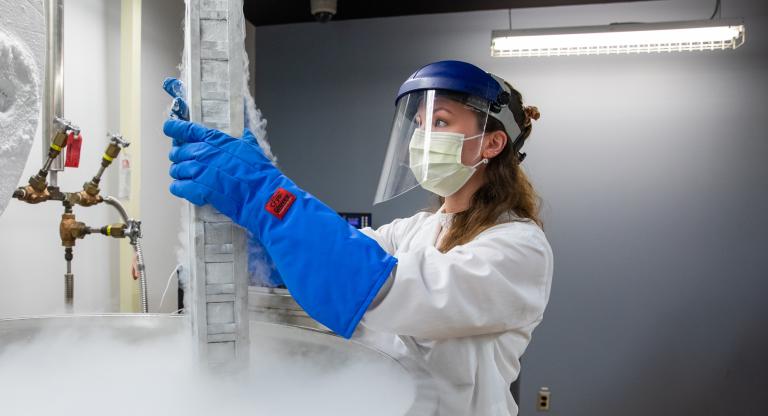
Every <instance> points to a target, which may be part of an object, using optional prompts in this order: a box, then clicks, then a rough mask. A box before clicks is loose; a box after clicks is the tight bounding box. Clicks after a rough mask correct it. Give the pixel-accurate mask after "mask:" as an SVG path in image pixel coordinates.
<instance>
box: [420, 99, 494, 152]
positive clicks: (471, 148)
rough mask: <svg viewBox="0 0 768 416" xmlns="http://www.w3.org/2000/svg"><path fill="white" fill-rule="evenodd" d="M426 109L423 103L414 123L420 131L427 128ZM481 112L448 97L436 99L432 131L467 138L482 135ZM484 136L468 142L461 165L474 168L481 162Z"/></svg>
mask: <svg viewBox="0 0 768 416" xmlns="http://www.w3.org/2000/svg"><path fill="white" fill-rule="evenodd" d="M425 113H426V108H425V105H424V104H423V103H422V104H421V105H419V109H418V111H417V112H416V116H415V117H414V121H415V122H416V124H417V126H418V127H419V128H420V129H424V128H426V126H424V122H425V120H426V119H427V117H426V116H425ZM478 114H479V112H478V111H477V110H475V109H473V108H471V107H468V106H466V105H464V104H461V103H459V102H457V101H454V100H451V99H450V98H446V97H436V98H435V102H434V108H433V111H432V131H448V132H453V133H461V134H463V135H464V137H465V138H467V137H472V136H477V135H479V134H481V133H482V129H481V128H480V127H479V126H478ZM482 142H483V140H482V136H478V137H475V138H474V139H470V140H466V141H465V142H464V144H463V146H462V149H461V163H463V164H464V165H466V166H472V165H474V164H476V163H477V162H478V161H480V150H481V146H482Z"/></svg>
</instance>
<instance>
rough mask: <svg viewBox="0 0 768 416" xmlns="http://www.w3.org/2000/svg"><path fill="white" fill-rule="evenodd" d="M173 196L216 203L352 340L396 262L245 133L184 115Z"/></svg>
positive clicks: (173, 122)
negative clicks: (220, 128)
mask: <svg viewBox="0 0 768 416" xmlns="http://www.w3.org/2000/svg"><path fill="white" fill-rule="evenodd" d="M163 131H164V132H165V134H166V135H167V136H169V137H171V138H173V141H174V147H173V149H172V150H171V153H170V159H171V161H172V162H173V164H172V165H171V169H170V174H171V176H172V177H173V178H174V179H175V180H174V181H173V183H172V184H171V188H170V189H171V193H172V194H174V195H176V196H179V197H181V198H184V199H187V200H188V201H190V202H192V203H193V204H196V205H203V204H211V205H213V206H214V207H215V208H216V209H218V210H219V211H220V212H221V213H223V214H225V215H227V216H228V217H230V218H231V219H232V220H233V221H234V222H236V223H237V224H239V225H241V226H243V227H245V228H246V229H248V230H249V231H251V233H253V235H254V237H256V238H257V239H258V240H259V241H261V242H262V244H263V245H264V247H265V248H266V249H267V252H269V254H270V256H271V257H272V259H273V260H274V262H275V265H276V266H277V269H278V271H279V272H280V275H281V276H282V278H283V281H284V283H285V286H286V287H287V288H288V290H289V291H290V292H291V295H292V296H293V297H294V299H295V300H296V302H297V303H298V304H299V305H301V307H302V308H304V310H305V311H306V312H307V313H308V314H309V315H310V316H311V317H312V318H314V319H315V320H316V321H318V322H320V323H321V324H323V325H325V326H326V327H328V328H329V329H331V330H332V331H334V332H335V333H337V334H339V335H341V336H343V337H345V338H349V337H351V336H352V333H353V332H354V330H355V327H356V326H357V324H358V322H359V321H360V319H361V318H362V317H363V314H364V313H365V311H366V310H367V309H368V306H369V305H370V303H371V302H372V301H373V299H374V297H375V296H376V294H377V293H378V292H379V290H380V289H381V287H382V285H383V284H384V282H385V281H386V280H387V278H388V276H389V274H390V273H391V271H392V268H393V267H394V266H395V264H396V263H397V259H395V258H394V257H392V256H390V255H389V254H387V253H386V252H385V251H384V250H383V249H382V248H381V247H380V246H379V245H378V244H377V243H376V242H375V241H374V240H372V239H371V238H369V237H367V236H365V235H364V234H362V233H361V232H359V231H358V230H356V229H355V228H353V227H352V226H350V225H349V224H348V223H347V222H346V221H344V219H342V218H341V217H340V216H339V215H338V214H337V213H336V212H334V211H333V210H332V209H330V208H329V207H327V206H326V205H325V204H323V203H322V202H320V201H319V200H318V199H317V198H315V197H314V196H312V195H310V194H309V193H307V192H305V191H304V190H302V189H301V188H299V187H298V186H296V184H295V183H293V181H291V180H290V179H288V178H287V177H286V176H285V175H283V174H282V173H281V172H280V171H279V170H278V169H277V168H276V167H275V166H273V165H272V163H271V162H270V160H269V159H268V158H267V157H266V156H265V155H264V153H263V152H262V150H261V148H260V147H259V145H258V143H257V142H256V138H255V137H254V136H253V135H252V134H251V132H250V131H249V130H247V129H246V130H245V131H244V133H243V137H242V138H241V139H236V138H234V137H231V136H229V135H227V134H225V133H223V132H221V131H218V130H214V129H209V128H206V127H204V126H201V125H199V124H195V123H191V122H188V121H183V120H179V119H169V120H167V121H166V122H165V124H164V126H163Z"/></svg>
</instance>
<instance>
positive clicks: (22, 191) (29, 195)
mask: <svg viewBox="0 0 768 416" xmlns="http://www.w3.org/2000/svg"><path fill="white" fill-rule="evenodd" d="M13 197H14V198H16V199H18V200H19V201H24V202H26V203H28V204H39V203H41V202H45V201H47V200H49V199H51V194H50V193H49V192H48V189H47V188H43V190H42V191H38V190H37V189H35V188H34V187H33V186H32V185H27V186H25V187H22V188H19V189H17V190H16V192H14V193H13Z"/></svg>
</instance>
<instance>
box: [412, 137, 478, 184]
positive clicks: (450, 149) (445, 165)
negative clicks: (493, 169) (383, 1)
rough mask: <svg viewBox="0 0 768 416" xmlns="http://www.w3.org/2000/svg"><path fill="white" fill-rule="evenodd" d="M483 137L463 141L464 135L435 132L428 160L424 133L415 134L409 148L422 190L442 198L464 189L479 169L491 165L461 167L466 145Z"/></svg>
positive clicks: (431, 138) (468, 138) (414, 170)
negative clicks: (425, 152) (468, 141)
mask: <svg viewBox="0 0 768 416" xmlns="http://www.w3.org/2000/svg"><path fill="white" fill-rule="evenodd" d="M482 136H483V135H482V134H478V135H475V136H471V137H467V138H464V135H463V134H461V133H453V132H447V131H433V132H432V133H431V134H430V144H429V152H427V155H426V159H425V155H424V147H425V143H424V141H425V140H424V130H422V129H416V130H414V132H413V135H412V136H411V142H410V144H409V146H408V149H409V153H410V160H409V165H410V168H411V171H412V172H413V174H414V175H415V176H416V180H418V181H419V184H420V185H421V187H422V188H424V189H426V190H428V191H430V192H434V193H436V194H438V195H440V196H442V197H446V196H448V195H452V194H454V193H455V192H456V191H458V190H459V189H461V187H462V186H464V184H465V183H467V181H468V180H469V178H471V177H472V175H473V174H474V173H475V170H476V169H477V167H478V166H479V165H481V164H483V163H488V159H482V160H481V161H480V162H478V163H476V164H475V165H473V166H465V165H464V164H462V163H461V148H462V147H463V145H464V142H465V141H467V140H473V139H476V138H478V137H482ZM425 162H426V163H425Z"/></svg>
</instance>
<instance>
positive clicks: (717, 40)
mask: <svg viewBox="0 0 768 416" xmlns="http://www.w3.org/2000/svg"><path fill="white" fill-rule="evenodd" d="M744 35H745V33H744V20H743V19H728V20H719V19H718V20H701V21H686V22H663V23H615V24H611V25H608V26H581V27H563V28H549V29H522V30H494V31H493V32H492V33H491V56H495V57H528V56H568V55H608V54H630V53H644V52H646V53H648V52H682V51H714V50H725V49H736V48H738V47H739V46H741V45H742V44H743V43H744Z"/></svg>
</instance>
